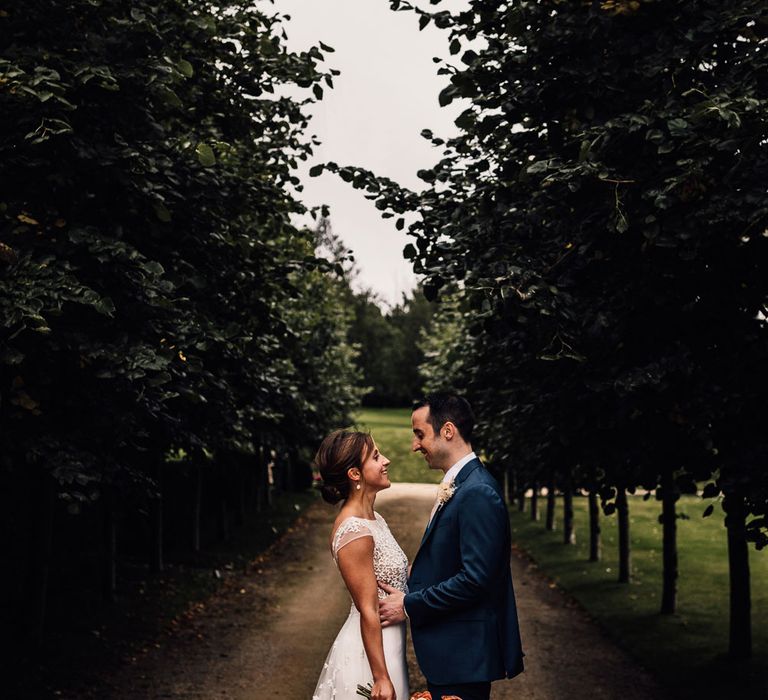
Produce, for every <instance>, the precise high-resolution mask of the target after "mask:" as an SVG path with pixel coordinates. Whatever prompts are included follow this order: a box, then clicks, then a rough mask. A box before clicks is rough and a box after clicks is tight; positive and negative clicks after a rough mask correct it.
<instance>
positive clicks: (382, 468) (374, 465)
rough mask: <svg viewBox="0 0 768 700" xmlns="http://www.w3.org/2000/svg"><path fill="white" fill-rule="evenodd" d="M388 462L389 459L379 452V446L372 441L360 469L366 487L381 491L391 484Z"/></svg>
mask: <svg viewBox="0 0 768 700" xmlns="http://www.w3.org/2000/svg"><path fill="white" fill-rule="evenodd" d="M389 463H390V462H389V460H388V459H387V458H386V457H385V456H384V455H383V454H381V452H379V448H378V447H377V445H376V442H375V441H374V443H373V450H372V451H371V452H370V453H369V454H368V456H367V457H366V459H365V462H363V468H362V469H361V472H362V475H363V482H364V483H365V488H366V489H368V490H370V491H381V490H382V489H388V488H389V487H390V486H392V483H391V482H390V480H389V474H388V470H387V467H388V466H389Z"/></svg>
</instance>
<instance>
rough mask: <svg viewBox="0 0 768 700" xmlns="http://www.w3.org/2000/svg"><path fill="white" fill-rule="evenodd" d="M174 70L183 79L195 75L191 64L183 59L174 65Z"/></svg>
mask: <svg viewBox="0 0 768 700" xmlns="http://www.w3.org/2000/svg"><path fill="white" fill-rule="evenodd" d="M176 68H177V70H178V71H179V73H181V74H182V75H183V76H184V77H185V78H191V77H192V76H193V75H194V74H195V70H194V68H193V67H192V64H191V63H190V62H189V61H187V60H185V59H183V58H182V59H181V60H180V61H179V62H178V63H176Z"/></svg>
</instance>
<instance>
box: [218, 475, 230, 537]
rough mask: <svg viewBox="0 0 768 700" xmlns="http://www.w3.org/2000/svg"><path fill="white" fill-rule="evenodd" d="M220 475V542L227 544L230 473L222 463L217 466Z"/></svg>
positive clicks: (228, 533) (228, 534)
mask: <svg viewBox="0 0 768 700" xmlns="http://www.w3.org/2000/svg"><path fill="white" fill-rule="evenodd" d="M217 467H218V470H219V474H218V480H217V482H218V483H217V496H218V498H217V500H218V513H217V519H218V531H219V532H218V534H219V540H220V541H222V542H226V541H227V540H228V539H229V536H230V527H229V504H228V503H227V495H228V494H227V486H228V481H229V479H228V472H229V466H228V465H224V464H222V463H221V462H219V464H218V465H217Z"/></svg>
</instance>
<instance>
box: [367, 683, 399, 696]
mask: <svg viewBox="0 0 768 700" xmlns="http://www.w3.org/2000/svg"><path fill="white" fill-rule="evenodd" d="M371 700H397V696H396V694H395V686H393V685H392V681H391V680H389V678H384V679H382V680H380V681H376V682H375V683H374V684H373V688H371Z"/></svg>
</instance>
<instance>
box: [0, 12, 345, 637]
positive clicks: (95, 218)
mask: <svg viewBox="0 0 768 700" xmlns="http://www.w3.org/2000/svg"><path fill="white" fill-rule="evenodd" d="M0 24H1V25H2V32H1V34H2V51H1V52H0V56H2V57H1V58H0V127H1V128H2V134H1V135H0V163H2V165H0V192H2V195H0V198H1V201H0V454H2V458H1V459H2V463H1V464H2V479H3V481H4V484H5V486H6V487H7V491H6V493H14V494H18V498H16V499H15V501H14V502H13V503H10V504H8V510H7V512H5V513H4V515H3V518H4V522H5V523H6V524H8V525H9V527H8V528H7V529H6V528H4V531H6V532H18V531H21V532H26V531H30V532H32V533H33V535H32V542H33V548H34V551H32V552H31V553H29V552H27V551H26V542H25V540H24V538H21V537H15V538H14V537H13V536H10V541H9V542H8V544H9V547H10V548H11V550H10V551H11V553H10V555H9V558H10V560H11V561H12V562H13V563H14V564H18V565H19V567H20V568H21V569H22V570H23V569H27V570H28V575H27V580H28V585H27V586H26V591H25V590H23V587H22V586H21V585H20V586H19V590H15V591H13V596H11V599H21V598H23V597H24V596H25V595H26V596H27V597H28V601H27V602H28V605H29V606H30V607H31V609H32V613H30V616H29V619H34V620H36V622H35V624H34V625H33V627H34V633H33V635H32V636H33V637H35V640H33V641H39V638H40V636H41V630H42V628H43V621H44V612H45V600H46V588H47V585H48V583H49V581H50V580H51V577H49V575H48V572H49V570H50V561H51V553H52V552H56V551H61V550H62V549H63V550H66V549H67V547H70V551H71V554H72V556H75V554H76V553H77V552H78V551H79V549H78V548H79V547H80V546H84V544H83V543H80V542H74V543H72V542H63V541H57V527H56V525H57V518H61V517H62V512H61V509H60V508H58V507H57V504H60V503H62V502H63V503H65V504H66V505H67V507H68V510H69V512H70V513H72V514H75V513H78V512H80V511H89V512H97V511H96V510H95V509H93V508H90V506H91V505H92V504H93V502H94V501H96V500H97V499H98V498H99V497H100V496H101V494H102V493H104V492H106V493H107V494H108V495H109V498H107V499H105V500H104V506H105V507H104V509H103V510H104V512H103V517H104V520H105V523H106V525H105V529H106V531H107V532H108V533H110V534H109V535H108V539H109V540H110V541H112V542H113V544H112V545H110V546H108V547H106V551H107V556H108V557H109V561H108V562H107V564H106V565H105V566H104V567H103V570H104V571H105V572H107V573H106V574H105V576H106V577H107V579H113V573H109V572H114V556H115V546H114V541H115V531H114V527H115V525H114V524H115V522H116V520H115V517H114V516H115V514H114V512H113V511H114V509H116V508H119V509H120V510H121V512H122V514H123V515H124V516H125V517H127V518H128V517H129V518H131V519H132V520H131V521H130V522H131V525H134V524H138V525H139V526H146V530H147V532H150V533H151V540H152V541H151V542H148V543H147V547H146V548H147V551H148V552H149V553H151V559H152V562H153V564H154V566H155V568H158V569H159V568H162V566H163V541H164V539H165V537H166V535H164V533H163V528H162V525H163V522H164V521H167V519H168V514H167V513H166V514H165V515H164V514H163V504H164V502H165V503H167V502H168V501H169V500H171V499H167V498H165V499H164V491H165V490H166V489H168V488H171V485H172V484H173V483H175V482H177V481H183V480H184V479H185V478H186V476H187V472H186V469H187V467H188V465H189V461H188V460H185V459H174V460H171V459H170V456H171V455H178V454H182V453H183V454H186V455H190V460H193V461H194V469H193V470H192V472H198V476H197V477H192V478H194V479H195V481H196V482H197V486H196V488H195V489H194V491H196V492H197V493H198V494H199V493H200V481H199V470H200V469H203V468H205V469H208V467H210V470H211V471H215V475H214V474H212V475H211V480H212V481H213V480H215V487H216V488H215V491H216V492H217V494H218V496H217V498H218V499H219V504H220V513H221V517H222V522H221V525H222V529H223V532H224V533H226V530H227V528H228V526H229V525H228V518H229V515H228V505H229V504H230V502H231V501H232V500H233V498H234V496H233V494H234V493H240V494H242V493H244V491H243V490H242V489H240V491H238V487H239V486H242V484H243V483H244V482H246V481H248V483H250V482H254V483H257V486H258V489H257V490H258V493H259V494H260V496H259V498H260V499H261V498H262V497H266V498H267V499H268V496H269V491H268V489H267V485H266V481H265V474H266V460H267V458H268V456H269V455H270V454H271V453H272V452H275V453H276V455H277V457H276V459H277V462H278V464H279V465H287V464H288V462H287V460H285V459H284V455H283V453H284V452H285V451H287V450H288V449H289V448H288V447H287V445H290V446H291V448H290V449H292V450H294V451H301V450H303V451H305V452H306V451H309V450H310V449H311V448H312V447H314V446H315V445H316V443H317V441H318V440H319V439H320V437H321V436H322V433H323V432H324V431H326V430H328V429H329V428H330V427H331V426H336V425H338V424H344V423H346V422H348V421H349V420H350V415H349V414H350V412H351V410H352V409H353V408H354V407H355V405H356V402H357V395H356V392H355V391H354V390H353V389H350V388H349V386H348V384H347V382H348V380H349V379H350V378H351V377H352V376H353V375H352V374H351V373H350V370H349V368H350V367H351V365H352V362H353V360H354V352H353V351H352V349H351V348H350V347H349V346H348V344H347V343H346V340H345V338H346V333H347V328H346V324H347V321H348V319H347V317H346V315H345V311H344V310H343V308H340V307H342V306H343V305H342V304H341V302H340V299H339V297H340V294H339V293H338V289H337V287H338V283H337V282H333V281H331V280H330V279H329V278H328V274H331V273H332V272H333V271H334V270H335V269H336V268H337V267H339V265H340V264H341V261H340V260H339V259H335V260H327V259H324V258H323V257H322V256H320V255H317V254H316V253H315V246H316V243H317V241H316V238H315V234H314V233H313V232H312V231H310V230H305V229H297V228H296V227H295V226H293V225H292V224H291V221H290V217H291V215H292V214H301V213H304V212H305V211H306V210H305V207H304V206H303V205H302V204H301V203H300V202H299V201H298V199H297V196H296V195H297V192H298V191H299V190H300V184H299V180H298V178H297V177H296V176H295V174H294V170H295V168H296V167H297V162H298V161H299V160H305V159H307V158H308V157H309V156H310V155H311V154H312V152H313V146H314V145H315V142H314V141H313V140H310V139H309V138H308V137H306V136H305V133H304V132H305V129H306V127H307V123H308V121H307V117H306V115H305V113H304V107H305V105H306V104H308V103H309V102H311V101H312V100H314V99H320V98H321V97H322V94H323V89H324V86H326V87H331V86H332V85H333V80H332V78H333V75H335V74H336V73H337V71H333V70H325V69H323V68H322V67H321V64H322V62H323V60H324V56H325V53H327V52H329V51H332V49H331V48H330V47H327V46H325V45H322V44H321V45H320V46H317V47H312V48H310V49H309V50H308V51H306V52H302V53H298V54H294V53H289V52H287V51H286V49H285V47H284V44H283V28H282V20H281V17H280V16H279V15H272V14H269V13H268V12H265V11H263V10H262V9H259V8H256V7H253V6H252V3H247V2H235V1H233V2H224V3H212V2H190V1H189V0H172V1H171V2H166V3H163V4H162V5H159V4H157V3H154V2H151V1H150V0H142V1H139V2H132V3H124V2H121V1H118V0H103V1H100V2H93V1H91V0H70V1H68V2H63V1H61V2H42V1H40V0H33V1H32V2H27V3H23V5H22V4H21V3H15V4H11V5H10V6H8V8H7V9H5V10H3V12H2V16H1V17H0ZM284 86H291V87H293V88H300V89H303V90H311V93H312V95H313V97H304V98H289V97H285V96H279V91H280V90H281V89H282V88H283V87H284ZM337 271H338V270H337ZM318 292H320V293H322V294H323V295H324V296H323V298H322V299H320V300H318V299H316V298H315V297H314V294H316V293H318ZM209 458H210V459H209ZM304 459H305V461H306V455H304ZM209 461H210V462H212V465H208V464H207V463H208V462H209ZM285 468H287V467H285ZM305 468H306V464H305ZM260 503H261V500H260ZM190 510H191V511H194V512H195V513H196V514H197V515H196V516H195V518H196V519H197V521H198V522H197V526H195V527H193V530H194V531H195V532H196V534H195V535H193V537H192V538H190V539H191V540H192V541H193V542H194V541H197V542H198V544H199V511H200V502H199V495H198V497H197V501H196V503H195V504H194V506H193V507H191V508H190ZM136 529H137V531H140V528H139V527H137V528H136ZM19 578H20V579H21V580H23V579H24V577H19ZM113 588H114V581H113V580H111V581H110V582H109V583H108V584H107V585H106V586H105V589H106V590H113ZM14 596H15V597H14Z"/></svg>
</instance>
